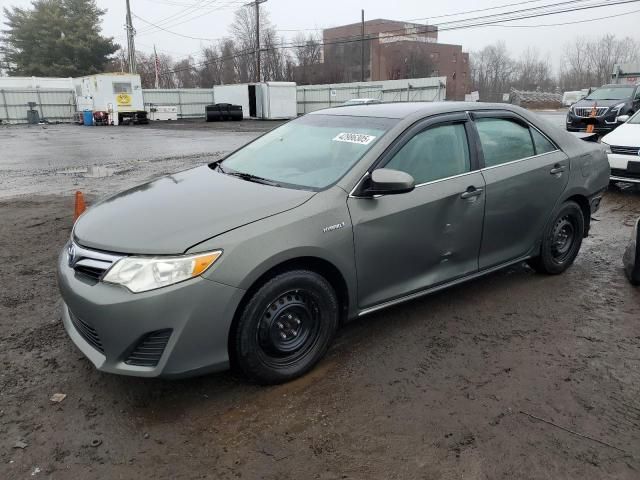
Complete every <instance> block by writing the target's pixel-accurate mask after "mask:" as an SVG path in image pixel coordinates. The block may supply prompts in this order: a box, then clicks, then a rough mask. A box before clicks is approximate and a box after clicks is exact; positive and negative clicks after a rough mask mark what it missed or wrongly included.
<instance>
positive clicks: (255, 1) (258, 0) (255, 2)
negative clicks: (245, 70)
mask: <svg viewBox="0 0 640 480" xmlns="http://www.w3.org/2000/svg"><path fill="white" fill-rule="evenodd" d="M266 1H267V0H253V2H251V3H247V4H246V5H245V7H249V6H251V5H253V6H255V8H256V82H260V79H261V75H260V73H261V72H260V68H261V67H260V53H261V52H260V4H261V3H264V2H266Z"/></svg>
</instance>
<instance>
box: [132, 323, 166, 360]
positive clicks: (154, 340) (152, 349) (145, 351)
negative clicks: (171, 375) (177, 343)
mask: <svg viewBox="0 0 640 480" xmlns="http://www.w3.org/2000/svg"><path fill="white" fill-rule="evenodd" d="M171 332H172V330H171V329H170V328H169V329H166V330H156V331H155V332H151V333H147V334H146V335H145V336H144V337H142V339H141V340H140V341H138V343H137V344H136V346H135V348H134V349H133V351H132V352H131V353H130V354H129V356H128V357H127V359H126V360H125V361H124V363H126V364H127V365H136V366H138V367H155V366H156V365H158V362H159V361H160V357H162V353H163V352H164V349H165V347H166V346H167V342H168V341H169V337H171Z"/></svg>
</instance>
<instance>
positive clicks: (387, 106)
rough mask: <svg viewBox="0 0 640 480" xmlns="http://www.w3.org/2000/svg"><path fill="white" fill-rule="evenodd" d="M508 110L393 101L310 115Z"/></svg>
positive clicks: (494, 105)
mask: <svg viewBox="0 0 640 480" xmlns="http://www.w3.org/2000/svg"><path fill="white" fill-rule="evenodd" d="M486 109H496V110H509V111H515V110H516V109H515V108H514V107H513V106H511V105H510V104H506V103H481V102H394V103H372V104H369V105H344V106H340V107H333V108H325V109H323V110H316V111H315V112H312V113H310V115H344V116H352V117H379V118H405V117H409V116H413V115H416V116H424V117H426V116H429V115H436V114H440V113H448V112H461V111H462V112H463V111H466V110H486Z"/></svg>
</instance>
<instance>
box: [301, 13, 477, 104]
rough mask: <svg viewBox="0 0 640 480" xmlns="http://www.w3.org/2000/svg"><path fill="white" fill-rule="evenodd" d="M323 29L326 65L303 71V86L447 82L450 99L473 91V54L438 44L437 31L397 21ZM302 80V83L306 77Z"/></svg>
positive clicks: (448, 97)
mask: <svg viewBox="0 0 640 480" xmlns="http://www.w3.org/2000/svg"><path fill="white" fill-rule="evenodd" d="M361 29H362V24H360V23H353V24H350V25H342V26H339V27H334V28H328V29H325V30H323V43H324V47H323V58H322V63H321V64H317V65H313V66H310V67H311V68H310V67H307V68H305V71H304V75H300V76H299V78H298V79H297V80H298V81H299V82H300V83H338V82H357V81H360V80H361V75H362V71H361V70H362V67H361V66H362V61H361V58H362V50H361V49H362V48H364V80H365V81H380V80H397V79H401V78H421V77H439V76H442V77H447V100H464V95H465V93H468V92H469V88H470V83H469V54H468V53H464V52H463V51H462V47H461V46H460V45H449V44H443V43H438V27H436V26H433V25H422V24H418V23H407V22H398V21H395V20H385V19H377V20H369V21H367V22H365V24H364V39H365V40H364V42H362V41H360V38H361ZM302 77H304V78H302Z"/></svg>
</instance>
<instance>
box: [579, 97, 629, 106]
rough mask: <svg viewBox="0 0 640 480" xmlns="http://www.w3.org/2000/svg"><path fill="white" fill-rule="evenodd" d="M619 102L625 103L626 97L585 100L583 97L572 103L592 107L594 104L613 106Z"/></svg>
mask: <svg viewBox="0 0 640 480" xmlns="http://www.w3.org/2000/svg"><path fill="white" fill-rule="evenodd" d="M621 103H627V99H623V100H587V99H586V98H583V99H582V100H580V101H578V102H576V103H574V104H573V106H574V107H593V105H594V104H597V105H598V106H599V107H613V106H614V105H619V104H621Z"/></svg>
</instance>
